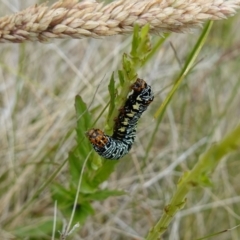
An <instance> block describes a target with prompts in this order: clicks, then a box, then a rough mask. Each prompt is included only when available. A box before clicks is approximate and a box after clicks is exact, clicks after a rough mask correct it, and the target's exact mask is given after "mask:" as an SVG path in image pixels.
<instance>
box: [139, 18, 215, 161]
mask: <svg viewBox="0 0 240 240" xmlns="http://www.w3.org/2000/svg"><path fill="white" fill-rule="evenodd" d="M212 25H213V22H212V21H209V22H208V23H207V24H206V26H205V27H204V29H203V31H202V34H201V36H200V37H199V39H198V41H197V43H196V45H195V47H194V48H193V50H192V51H191V53H190V54H189V56H188V59H187V61H186V63H185V65H184V67H183V69H182V71H181V72H180V74H179V76H178V77H177V78H176V80H175V83H174V85H173V87H172V89H171V90H170V92H169V93H168V95H167V97H166V98H165V100H164V101H163V103H162V104H161V105H160V107H159V108H158V110H157V111H156V113H155V114H154V118H155V119H157V123H156V127H155V129H154V131H153V134H152V137H151V139H150V141H149V144H148V146H147V149H146V154H145V157H144V163H145V162H146V160H147V159H148V154H149V152H150V150H151V148H152V146H153V142H154V140H155V137H156V134H157V132H158V128H159V126H160V123H161V121H162V118H163V115H164V113H165V110H166V108H167V106H168V104H169V103H170V101H171V99H172V97H173V95H174V93H175V92H176V91H177V89H178V88H179V86H180V84H181V83H182V81H183V79H184V78H185V77H186V76H187V74H188V73H189V72H190V70H191V69H192V67H193V65H194V63H195V60H196V58H197V56H198V54H199V52H200V51H201V49H202V47H203V45H204V43H205V41H206V39H207V36H208V34H209V32H210V30H211V27H212Z"/></svg>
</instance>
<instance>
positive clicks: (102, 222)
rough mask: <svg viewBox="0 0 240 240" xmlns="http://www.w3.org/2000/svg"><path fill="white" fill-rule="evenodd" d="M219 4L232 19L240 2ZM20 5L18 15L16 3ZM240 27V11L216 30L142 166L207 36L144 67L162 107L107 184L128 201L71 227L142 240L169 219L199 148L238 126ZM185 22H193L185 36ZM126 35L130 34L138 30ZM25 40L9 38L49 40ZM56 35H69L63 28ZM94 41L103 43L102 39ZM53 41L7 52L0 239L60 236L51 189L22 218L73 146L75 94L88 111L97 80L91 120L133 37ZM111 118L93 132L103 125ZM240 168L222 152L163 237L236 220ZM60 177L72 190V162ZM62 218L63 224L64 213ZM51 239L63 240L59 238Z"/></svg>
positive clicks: (186, 40)
mask: <svg viewBox="0 0 240 240" xmlns="http://www.w3.org/2000/svg"><path fill="white" fill-rule="evenodd" d="M128 2H129V1H128ZM149 2H151V1H149ZM152 2H153V1H152ZM162 2H163V1H162ZM165 2H168V1H165ZM192 2H193V1H192ZM197 2H198V3H199V4H200V3H206V2H208V3H209V1H197ZM35 3H36V2H35V1H33V0H28V1H27V2H24V4H25V6H26V4H27V5H29V6H30V5H34V4H35ZM214 3H215V4H230V5H229V6H231V12H230V11H224V12H225V13H227V14H230V15H231V14H233V13H234V9H236V6H237V5H238V2H237V1H214ZM19 4H20V3H19ZM79 4H81V3H79ZM91 4H93V5H98V6H101V7H99V8H98V9H99V11H100V10H101V9H106V8H107V6H108V5H106V6H102V5H101V4H100V5H99V4H98V3H94V2H93V3H91ZM115 4H116V3H115ZM53 6H54V5H53ZM55 6H56V5H55ZM72 6H77V4H73V5H72ZM211 6H212V5H211ZM14 7H16V8H18V9H23V7H22V6H21V5H19V6H14ZM40 8H45V9H49V8H48V7H47V6H46V5H39V6H38V7H36V8H35V9H40ZM214 9H216V8H214ZM220 9H226V8H220ZM15 11H16V10H15V8H12V9H11V8H10V6H9V5H6V1H2V2H1V3H0V14H1V16H4V15H5V12H12V13H14V12H15ZM25 11H27V10H25ZM16 15H18V14H15V15H12V16H16ZM9 16H10V15H9ZM25 17H26V15H25ZM96 17H97V15H96ZM2 19H7V17H6V18H5V17H3V18H1V19H0V22H1V21H2ZM202 21H204V19H201V22H202ZM239 21H240V17H239V14H237V15H236V16H235V17H234V18H231V19H229V20H224V21H219V22H217V23H214V25H213V28H212V31H211V33H210V36H209V37H208V40H207V42H206V44H205V45H204V47H203V49H202V52H201V54H200V56H199V57H198V61H197V62H198V63H197V64H196V66H195V67H194V69H193V71H192V72H191V74H190V75H188V77H187V78H186V79H184V81H183V83H182V85H181V86H180V88H179V90H178V91H177V93H176V95H175V96H174V97H173V99H172V100H171V103H170V105H169V106H168V108H167V110H166V113H165V115H164V118H163V121H162V123H161V125H160V128H159V130H158V132H157V134H156V139H155V141H154V142H153V145H152V147H151V151H150V152H149V155H148V160H147V162H146V166H145V167H144V168H142V166H143V164H142V159H143V157H144V156H145V150H146V147H147V145H148V143H149V138H150V136H151V134H152V133H153V130H154V127H155V120H154V119H153V115H154V113H155V112H156V111H157V109H158V108H159V106H160V104H161V102H162V101H163V99H165V96H166V95H167V93H168V92H169V90H170V87H171V86H172V85H173V80H174V79H175V78H176V75H177V74H178V73H179V71H180V70H181V67H182V66H183V64H184V62H185V60H186V56H187V54H188V53H189V52H190V51H191V49H192V46H194V44H195V42H196V40H197V38H198V36H199V34H200V32H201V30H200V29H199V30H196V31H195V33H194V34H189V33H188V34H178V33H173V34H172V35H171V36H170V37H169V39H168V40H167V41H166V42H165V44H164V46H163V47H162V48H161V49H160V50H159V51H158V52H157V54H156V55H155V56H154V58H153V59H151V60H150V61H149V63H148V64H147V65H146V66H145V68H144V69H141V70H140V71H139V72H138V74H139V76H140V77H142V78H143V79H145V80H146V81H147V82H148V83H149V84H151V86H152V87H153V90H154V92H155V100H154V102H153V103H152V105H151V107H150V108H149V109H148V112H146V114H145V115H144V116H143V117H142V119H141V121H140V123H139V126H138V131H137V139H136V142H135V144H134V146H133V149H132V150H131V152H130V153H129V154H128V156H126V157H125V158H124V159H122V160H121V161H120V162H119V164H118V165H117V167H116V171H115V172H114V173H113V174H112V175H111V177H110V179H109V180H108V181H106V182H105V183H104V184H103V185H102V186H101V187H102V188H106V187H108V188H110V189H122V190H124V191H126V192H127V193H129V194H126V195H124V196H121V197H111V198H108V199H106V200H104V201H95V202H93V203H92V204H93V208H94V210H95V213H94V215H93V216H91V217H89V218H88V219H87V221H86V223H85V225H84V226H81V227H80V228H79V229H76V230H75V231H76V234H75V235H74V234H73V239H76V240H77V239H84V240H92V239H104V240H113V239H116V240H123V239H124V240H126V239H143V238H144V236H146V234H147V232H148V231H149V229H150V228H151V227H152V226H153V225H154V223H155V222H156V221H157V220H158V219H159V217H160V216H161V215H162V213H163V209H164V207H165V205H166V204H167V203H168V202H169V201H170V199H171V196H172V195H173V193H174V192H175V190H176V184H177V180H178V179H179V177H180V176H182V173H183V172H184V171H186V170H189V169H191V168H192V167H193V166H194V165H195V163H196V162H197V160H198V157H199V155H200V154H201V153H203V152H205V150H206V149H207V148H208V147H209V146H211V145H212V144H213V143H214V142H219V141H220V140H221V139H222V138H223V136H225V135H226V133H227V132H229V131H230V130H233V129H234V127H235V126H236V125H237V123H239V119H240V111H239V106H240V90H239V89H240V88H239V86H240V78H239V76H240V69H239V60H240V59H239V56H240V54H239V53H240V45H239V42H240V34H239V31H238V29H239V24H238V23H239ZM198 23H199V22H198ZM0 26H1V27H0V32H1V31H2V29H3V28H2V25H1V24H0ZM22 26H24V25H22ZM189 27H190V28H191V27H195V25H194V24H193V25H189V26H188V27H187V28H182V29H181V31H185V30H186V29H189ZM175 28H176V26H175ZM123 30H124V31H125V30H126V31H125V32H124V33H128V32H131V31H132V28H131V29H130V28H129V29H128V28H123ZM123 30H122V31H123ZM156 30H157V31H158V30H159V29H156ZM161 30H162V29H161ZM164 30H167V29H164ZM168 30H169V29H168ZM170 30H172V29H170ZM174 30H175V29H174ZM52 31H53V28H52V29H49V32H50V33H53V32H52ZM90 32H91V31H90ZM13 33H15V32H14V31H13ZM117 34H118V33H117ZM30 35H31V34H30ZM30 35H28V36H27V37H26V38H24V37H23V38H22V39H19V38H16V39H18V40H16V39H15V40H14V39H13V42H18V41H20V40H21V41H25V40H31V41H36V40H37V41H38V40H39V41H45V40H50V38H52V37H50V38H49V35H45V34H43V33H39V35H34V34H33V38H30ZM105 35H106V34H103V36H105ZM2 36H3V35H1V34H0V39H1V40H0V41H5V39H4V38H3V37H2ZM11 36H17V35H14V34H13V35H11ZM51 36H53V35H51ZM57 36H59V37H61V38H65V37H69V36H70V35H68V34H65V35H61V33H58V34H57ZM84 36H85V35H81V36H80V35H78V36H76V37H84ZM71 37H72V36H71ZM90 37H96V35H95V33H94V35H93V36H91V35H90ZM156 38H158V37H157V36H156V37H154V39H156ZM154 39H153V40H154ZM8 40H9V39H8ZM10 40H11V39H10ZM52 42H53V43H51V44H48V45H43V44H41V43H39V42H34V43H24V44H17V45H16V44H12V43H4V44H1V45H0V46H1V48H0V66H1V67H0V160H1V161H0V203H1V204H0V213H1V214H0V223H1V229H0V239H4V240H5V239H6V240H8V239H19V237H15V238H14V236H20V235H21V236H25V239H51V236H50V235H47V236H46V235H44V234H43V231H42V229H50V231H51V229H53V223H52V220H53V218H54V217H53V216H54V202H53V201H52V198H51V190H50V188H46V189H45V190H44V191H42V192H40V194H39V195H38V196H37V197H36V198H35V199H34V201H33V202H32V204H31V205H29V206H27V207H26V209H25V211H24V212H23V213H22V214H21V215H19V216H17V215H16V214H17V213H19V211H21V209H22V207H23V206H24V205H25V204H26V203H27V202H28V201H29V199H31V198H32V196H33V194H34V193H36V191H37V190H38V189H40V188H41V186H42V185H43V184H45V183H46V180H47V179H48V178H49V176H50V175H51V174H52V173H53V172H54V171H55V169H56V168H58V167H59V165H61V164H62V163H63V162H64V160H65V159H66V158H67V155H68V151H69V150H70V149H71V148H72V147H73V146H74V145H76V142H75V137H76V134H75V132H74V128H75V126H76V119H75V110H74V97H75V95H77V94H80V95H81V96H82V97H83V99H84V100H85V102H86V104H87V106H89V105H90V103H91V101H92V97H93V95H94V92H95V90H96V89H97V87H98V86H99V85H100V86H99V89H98V91H97V93H96V96H95V99H94V102H93V104H92V105H91V110H92V112H93V113H95V116H97V114H98V113H99V112H101V110H102V109H103V108H104V106H105V105H106V103H107V102H108V101H109V94H108V91H107V85H108V83H109V78H110V76H111V74H112V72H113V71H115V70H116V69H118V68H120V62H121V57H122V54H123V53H124V52H128V51H129V44H130V42H131V38H129V37H128V36H112V37H109V38H104V39H97V40H96V39H91V38H90V39H82V40H73V39H68V40H67V41H66V40H61V41H56V40H55V41H52ZM170 43H171V44H170ZM104 117H105V115H104V116H102V117H101V119H100V121H99V122H98V126H97V127H103V126H104V123H105V118H104ZM239 172H240V165H239V152H237V153H236V154H234V155H231V156H228V157H225V158H224V159H223V160H222V161H221V162H220V164H219V166H218V167H217V169H216V171H215V172H214V173H213V174H212V179H211V180H212V186H211V187H206V188H196V189H195V190H194V191H193V192H192V193H190V194H189V195H188V197H187V203H186V206H185V208H184V209H183V210H182V211H180V212H179V213H178V214H177V216H176V217H175V218H174V219H173V222H172V225H171V226H170V228H169V229H168V231H167V232H166V233H165V235H164V237H163V239H170V240H180V239H190V240H194V239H197V238H200V237H203V236H206V235H208V234H211V233H215V232H219V231H222V230H225V229H228V228H232V227H234V226H236V225H238V224H239V220H240V208H239V203H240V197H239V193H240V187H239V186H240V185H239V177H240V175H239ZM54 181H55V182H58V183H60V184H62V185H63V186H68V183H69V181H70V179H69V175H68V169H67V167H64V168H63V169H62V170H61V172H60V173H59V174H58V176H57V177H56V178H55V179H54ZM66 198H67V196H66ZM57 209H58V207H57ZM57 219H58V220H59V221H63V220H64V217H63V216H62V215H61V212H60V211H58V212H57ZM66 220H67V221H68V220H69V219H66ZM46 223H47V224H46ZM44 224H46V225H44ZM39 229H40V230H39ZM57 230H61V229H58V228H57V229H56V231H57ZM46 232H49V231H47V230H46ZM33 236H35V238H34V237H33ZM37 236H38V237H37ZM20 239H24V238H23V237H21V238H20ZM55 239H59V235H58V234H56V235H55ZM213 239H214V238H213ZM215 239H218V240H226V239H233V240H238V239H240V230H239V229H235V230H232V231H228V232H227V233H223V234H220V235H218V236H217V237H215Z"/></svg>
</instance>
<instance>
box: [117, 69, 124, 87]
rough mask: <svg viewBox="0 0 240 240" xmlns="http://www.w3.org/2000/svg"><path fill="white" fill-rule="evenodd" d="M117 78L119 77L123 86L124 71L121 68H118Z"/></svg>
mask: <svg viewBox="0 0 240 240" xmlns="http://www.w3.org/2000/svg"><path fill="white" fill-rule="evenodd" d="M118 78H119V82H120V85H121V86H123V85H124V82H125V79H124V73H123V71H122V70H118Z"/></svg>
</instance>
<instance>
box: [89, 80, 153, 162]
mask: <svg viewBox="0 0 240 240" xmlns="http://www.w3.org/2000/svg"><path fill="white" fill-rule="evenodd" d="M131 90H133V92H132V93H131V94H130V95H129V96H128V98H127V100H126V102H125V105H124V107H123V108H121V109H120V111H119V115H118V118H117V119H116V120H115V125H114V128H113V135H112V136H108V135H106V134H105V133H104V132H103V131H102V130H100V129H95V128H94V129H91V130H89V131H88V132H87V133H86V136H87V137H88V139H89V141H90V143H91V144H92V146H93V148H94V150H95V151H96V152H97V153H98V154H99V155H100V156H102V157H104V158H106V159H113V160H114V159H115V160H118V159H119V158H122V157H123V156H124V155H126V154H127V153H128V152H129V151H130V149H131V147H132V144H133V142H134V140H135V137H136V128H137V123H138V120H139V118H140V117H141V115H142V113H143V112H144V111H146V109H147V107H148V106H149V104H150V103H151V102H152V101H153V99H154V96H153V92H152V89H151V87H150V86H149V85H148V84H147V83H146V82H145V81H144V80H143V79H140V78H138V79H137V80H136V82H135V83H133V84H132V85H131Z"/></svg>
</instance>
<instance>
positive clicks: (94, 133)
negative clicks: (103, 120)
mask: <svg viewBox="0 0 240 240" xmlns="http://www.w3.org/2000/svg"><path fill="white" fill-rule="evenodd" d="M86 136H87V137H88V139H89V141H90V142H91V144H93V145H94V146H97V147H98V148H103V147H105V145H106V144H107V142H108V137H107V136H106V135H105V134H104V132H103V131H101V130H100V129H94V128H93V129H90V130H89V131H88V132H86Z"/></svg>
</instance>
